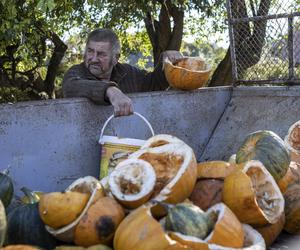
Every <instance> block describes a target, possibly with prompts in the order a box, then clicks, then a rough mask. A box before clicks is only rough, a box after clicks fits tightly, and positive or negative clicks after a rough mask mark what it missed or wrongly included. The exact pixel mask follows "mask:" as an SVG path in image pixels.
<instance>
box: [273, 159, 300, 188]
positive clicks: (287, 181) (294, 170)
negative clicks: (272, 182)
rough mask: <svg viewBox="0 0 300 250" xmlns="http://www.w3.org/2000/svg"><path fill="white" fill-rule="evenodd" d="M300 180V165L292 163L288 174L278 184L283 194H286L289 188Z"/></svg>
mask: <svg viewBox="0 0 300 250" xmlns="http://www.w3.org/2000/svg"><path fill="white" fill-rule="evenodd" d="M299 180H300V163H297V162H295V161H291V163H290V165H289V168H288V170H287V172H286V174H285V175H284V176H283V177H282V178H281V179H280V180H279V181H278V182H277V184H278V186H279V188H280V190H281V192H282V193H283V194H284V193H285V191H286V190H287V188H288V186H289V185H291V184H293V183H294V182H296V181H299Z"/></svg>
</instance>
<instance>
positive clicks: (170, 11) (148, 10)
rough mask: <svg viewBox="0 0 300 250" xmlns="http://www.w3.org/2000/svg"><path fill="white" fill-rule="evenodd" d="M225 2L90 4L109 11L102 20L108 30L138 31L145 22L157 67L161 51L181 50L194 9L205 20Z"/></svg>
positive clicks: (178, 0)
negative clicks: (188, 17)
mask: <svg viewBox="0 0 300 250" xmlns="http://www.w3.org/2000/svg"><path fill="white" fill-rule="evenodd" d="M222 3H223V1H221V0H213V1H209V0H192V1H188V0H150V1H145V0H142V1H135V0H127V1H125V0H116V1H114V0H113V1H108V0H106V1H96V0H95V1H93V0H92V1H90V4H93V5H95V6H97V8H98V9H102V10H103V9H106V10H108V11H107V12H106V13H105V14H104V15H103V18H102V20H100V23H101V24H102V26H104V27H112V26H113V27H116V28H117V29H118V30H121V31H122V32H123V33H125V31H126V29H127V28H128V27H129V26H131V25H134V26H135V27H137V28H138V27H141V26H142V25H141V22H142V23H143V24H144V26H145V28H146V31H147V34H148V37H149V40H150V42H151V45H152V51H153V58H154V65H156V64H157V62H158V60H159V56H160V54H161V52H163V51H165V50H180V48H181V42H182V37H183V32H184V15H185V13H187V12H190V11H192V10H194V11H197V12H198V13H199V15H200V16H202V17H204V16H212V15H214V14H215V13H214V12H213V9H215V8H218V7H219V6H220V5H221V4H222ZM137 24H138V25H137Z"/></svg>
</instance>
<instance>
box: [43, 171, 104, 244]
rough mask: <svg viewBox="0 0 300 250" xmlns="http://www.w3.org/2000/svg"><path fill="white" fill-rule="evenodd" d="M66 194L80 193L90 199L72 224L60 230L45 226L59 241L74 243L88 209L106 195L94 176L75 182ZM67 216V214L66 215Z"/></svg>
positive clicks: (67, 189)
mask: <svg viewBox="0 0 300 250" xmlns="http://www.w3.org/2000/svg"><path fill="white" fill-rule="evenodd" d="M65 191H66V192H69V191H72V192H80V193H83V194H88V195H89V199H88V202H87V203H86V205H85V207H84V208H83V210H82V211H81V213H79V214H77V217H76V218H75V220H73V221H72V222H71V223H70V224H67V225H65V226H63V227H61V228H59V229H55V228H52V227H50V226H47V225H46V226H45V227H46V229H47V231H48V232H49V233H51V234H52V235H53V236H54V237H56V238H57V239H59V240H61V241H64V242H73V240H74V232H75V227H76V225H77V224H78V223H79V221H80V220H81V219H82V217H83V216H84V214H85V213H86V212H87V210H88V208H89V207H90V206H91V205H92V204H94V203H95V202H97V200H99V199H101V198H102V197H103V196H104V195H105V193H104V191H103V188H102V186H101V184H100V182H99V180H97V179H96V178H94V177H92V176H85V177H82V178H79V179H77V180H75V181H74V182H73V183H71V185H70V186H68V187H67V188H66V190H65ZM66 216H67V214H66Z"/></svg>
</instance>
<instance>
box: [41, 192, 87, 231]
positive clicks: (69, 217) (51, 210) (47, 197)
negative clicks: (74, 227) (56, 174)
mask: <svg viewBox="0 0 300 250" xmlns="http://www.w3.org/2000/svg"><path fill="white" fill-rule="evenodd" d="M89 198H90V194H88V193H79V192H73V191H67V192H52V193H47V194H44V195H43V196H42V197H41V198H40V202H39V213H40V216H41V219H42V221H43V222H44V223H45V224H46V225H48V226H50V227H52V228H54V229H58V228H60V227H63V226H65V225H68V224H70V223H71V222H72V221H74V220H75V219H76V218H77V217H78V215H79V214H80V213H81V212H82V210H83V209H84V208H85V206H86V204H87V202H88V200H89Z"/></svg>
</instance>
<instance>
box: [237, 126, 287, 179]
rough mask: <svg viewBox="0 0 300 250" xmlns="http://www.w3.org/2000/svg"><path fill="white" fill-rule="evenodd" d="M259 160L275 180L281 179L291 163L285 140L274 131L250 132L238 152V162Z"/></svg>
mask: <svg viewBox="0 0 300 250" xmlns="http://www.w3.org/2000/svg"><path fill="white" fill-rule="evenodd" d="M249 160H258V161H261V163H262V164H263V165H264V166H265V168H267V170H268V171H269V172H270V173H271V175H272V176H273V177H274V179H275V181H278V180H279V179H281V178H282V177H283V176H284V175H285V174H286V172H287V170H288V167H289V164H290V154H289V151H288V149H287V147H286V144H285V143H284V141H283V140H282V139H281V138H280V137H279V136H278V135H277V134H275V133H274V132H272V131H268V130H259V131H256V132H254V133H251V134H249V135H248V136H247V137H246V139H245V141H244V142H243V143H242V145H241V147H240V148H239V149H238V151H237V153H236V163H237V164H240V163H244V162H247V161H249Z"/></svg>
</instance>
